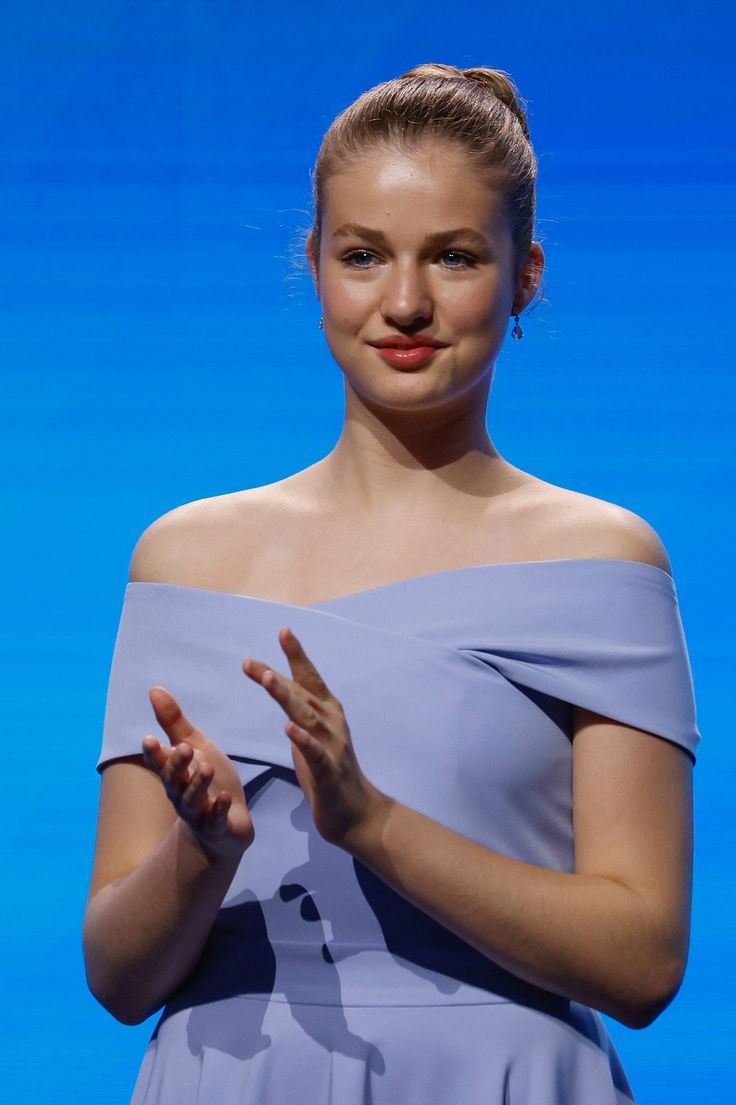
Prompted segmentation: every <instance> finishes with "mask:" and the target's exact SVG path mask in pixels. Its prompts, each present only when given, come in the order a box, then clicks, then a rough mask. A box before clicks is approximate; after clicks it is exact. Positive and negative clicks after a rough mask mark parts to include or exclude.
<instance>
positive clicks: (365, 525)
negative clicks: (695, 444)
mask: <svg viewBox="0 0 736 1105" xmlns="http://www.w3.org/2000/svg"><path fill="white" fill-rule="evenodd" d="M536 171H537V165H536V159H535V156H534V152H533V150H532V146H531V144H530V141H529V131H528V127H527V122H526V118H525V114H524V111H523V109H522V106H521V99H520V96H519V94H518V91H517V89H516V87H515V85H514V84H513V83H512V81H511V80H510V78H509V77H508V75H506V74H504V73H503V72H502V71H499V70H493V69H486V68H474V69H468V70H465V71H462V70H459V69H456V68H454V67H453V66H449V65H440V64H429V65H420V66H418V67H417V68H415V69H413V70H411V71H409V72H408V73H405V74H404V75H403V76H401V77H399V78H397V79H395V80H390V81H387V82H386V83H384V84H380V85H378V86H377V87H375V88H372V89H370V90H369V91H368V92H366V93H365V94H364V95H362V96H361V97H360V98H359V99H358V100H357V101H356V102H355V103H354V104H352V105H351V106H350V107H348V108H347V109H346V110H345V111H344V112H342V114H341V115H339V116H338V118H337V119H336V120H335V121H334V122H333V124H332V126H331V127H330V129H329V130H328V132H327V134H326V135H325V137H324V140H323V143H322V146H321V149H320V152H319V157H318V160H317V166H316V171H315V175H314V204H315V219H314V225H313V227H312V229H311V232H310V234H309V237H308V240H307V244H306V245H307V256H308V260H309V264H310V266H311V272H312V274H313V278H314V285H315V289H316V292H317V296H318V298H319V300H320V303H321V307H322V312H323V320H322V324H323V326H324V333H325V337H326V339H327V342H328V344H329V347H330V351H331V353H332V354H333V356H334V358H335V360H336V362H337V364H338V365H339V367H340V369H341V371H342V373H343V377H344V385H345V423H344V426H343V429H342V433H341V435H340V438H339V440H338V442H337V444H336V445H335V447H334V449H333V450H332V452H331V453H330V454H329V455H328V456H326V457H325V458H324V459H322V460H320V461H319V462H317V463H316V464H313V465H311V466H310V467H308V468H306V469H305V470H303V471H300V472H297V473H295V474H294V475H292V476H290V477H288V478H287V479H284V480H281V481H279V482H277V483H275V484H271V485H268V486H265V487H256V488H249V489H247V490H243V491H240V492H237V493H235V494H230V495H222V496H215V497H213V498H208V499H204V500H201V501H197V502H193V503H187V504H186V505H184V506H181V507H179V508H177V509H175V510H173V511H171V512H169V513H167V514H165V515H164V516H163V517H161V518H159V519H157V520H156V521H155V522H154V523H153V524H152V525H151V526H149V528H148V529H147V530H146V531H145V532H144V534H143V535H142V537H141V538H140V540H139V541H138V543H137V546H136V548H135V552H134V555H133V559H132V563H131V572H130V581H129V583H128V585H127V587H126V592H125V598H124V603H123V611H122V616H121V622H120V626H119V629H118V635H117V640H116V644H115V653H114V656H113V666H112V671H111V677H110V685H109V689H108V699H107V709H106V716H105V727H104V734H103V745H102V750H101V754H100V757H99V760H98V763H97V768H98V770H99V771H100V772H101V774H102V789H101V799H100V810H99V825H98V833H97V844H96V850H95V860H94V870H93V874H92V881H91V887H90V893H89V900H88V904H87V909H86V915H85V921H84V932H83V942H84V953H85V960H86V968H87V977H88V982H89V986H90V988H91V990H92V993H93V994H94V995H95V997H96V998H97V999H98V1000H99V1001H100V1002H101V1003H102V1004H103V1005H104V1007H105V1008H106V1009H108V1010H109V1011H110V1013H111V1014H112V1015H113V1016H114V1017H116V1018H117V1019H118V1020H119V1021H121V1022H122V1023H124V1024H130V1025H132V1024H138V1023H140V1022H141V1021H143V1020H144V1019H145V1018H147V1017H149V1016H151V1015H152V1014H153V1013H154V1012H156V1011H157V1010H159V1009H160V1008H161V1007H163V1011H162V1013H161V1016H160V1018H159V1020H158V1022H157V1024H156V1027H155V1029H154V1032H153V1035H152V1037H151V1039H150V1042H149V1045H148V1048H147V1050H146V1053H145V1056H144V1058H143V1062H142V1065H141V1069H140V1072H139V1076H138V1079H137V1082H136V1085H135V1090H134V1093H133V1098H132V1101H133V1103H134V1105H158V1103H160V1105H190V1103H191V1105H194V1103H197V1102H199V1103H206V1105H212V1103H213V1102H217V1105H235V1103H238V1105H292V1103H293V1105H297V1103H298V1105H328V1103H331V1105H367V1103H369V1102H370V1103H372V1105H398V1103H401V1105H460V1103H462V1105H502V1103H511V1105H558V1103H559V1105H591V1103H593V1102H595V1105H608V1103H611V1105H613V1103H621V1102H630V1101H632V1100H634V1097H633V1093H632V1090H631V1087H630V1084H629V1081H628V1079H627V1077H626V1074H625V1072H624V1070H623V1068H622V1065H621V1063H620V1061H619V1057H618V1055H617V1053H616V1050H615V1048H614V1046H613V1044H612V1042H611V1040H610V1037H609V1036H608V1034H607V1032H606V1029H605V1026H604V1023H603V1021H602V1019H601V1017H600V1015H599V1013H600V1011H602V1012H604V1013H606V1014H608V1015H609V1016H611V1017H614V1018H616V1019H617V1020H619V1021H620V1022H621V1023H623V1024H625V1025H628V1026H629V1027H632V1028H643V1027H645V1026H647V1025H649V1024H650V1023H651V1022H652V1021H653V1020H654V1019H655V1018H656V1017H657V1016H658V1015H659V1013H661V1012H662V1010H663V1009H665V1008H666V1007H667V1005H668V1004H669V1003H670V1002H671V1001H672V999H673V997H674V996H675V994H676V992H677V990H678V988H679V986H680V984H681V981H682V978H683V973H684V970H685V965H686V961H687V955H688V943H689V919H690V898H691V864H692V783H691V774H692V765H693V763H694V761H695V749H696V746H697V743H698V741H699V739H700V734H699V732H698V730H697V727H696V720H695V704H694V696H693V687H692V679H691V672H690V667H689V660H688V655H687V648H686V644H685V639H684V636H683V631H682V625H681V621H680V616H679V612H678V604H677V597H676V592H675V586H674V582H673V579H672V575H671V569H670V565H669V561H668V558H667V554H666V551H665V549H664V547H663V545H662V543H661V541H660V540H659V538H658V536H657V534H656V533H655V532H654V530H653V529H652V528H651V527H650V526H649V525H648V524H647V522H646V521H644V520H643V519H642V518H640V517H639V516H637V515H635V514H633V513H632V512H630V511H629V510H626V509H625V508H623V507H620V506H617V505H615V504H612V503H609V502H605V501H602V500H600V499H596V498H594V497H591V496H588V495H583V494H580V493H577V492H575V491H571V490H568V489H565V488H561V487H556V486H554V485H552V484H549V483H546V482H545V481H544V480H541V479H539V478H537V477H536V476H534V475H532V474H530V473H528V472H524V471H522V470H520V469H518V468H516V467H515V466H514V465H513V464H511V463H509V462H508V461H507V460H505V459H504V458H503V457H502V456H501V455H500V454H499V452H498V451H497V450H496V448H495V447H494V445H493V443H492V441H491V439H490V437H489V435H488V431H487V428H486V413H487V401H488V396H489V391H490V386H491V381H492V376H493V369H494V364H495V361H496V358H497V356H498V352H499V349H500V348H501V345H502V342H503V340H504V337H505V335H506V331H507V326H508V322H509V319H510V318H513V319H514V320H515V323H516V326H515V330H514V336H515V337H518V336H519V335H520V330H521V327H520V316H521V314H522V312H523V311H524V310H525V308H526V307H528V305H529V304H530V303H531V301H532V300H533V298H534V297H535V295H536V294H537V292H538V288H539V282H540V277H541V273H542V269H543V263H544V255H543V252H542V249H541V247H540V245H539V243H538V242H536V241H534V239H533V234H534V216H535V183H536ZM276 367H277V366H276ZM154 718H155V722H156V723H157V724H158V729H156V733H157V735H154V734H153V733H151V729H152V728H155V725H154ZM162 738H163V739H162Z"/></svg>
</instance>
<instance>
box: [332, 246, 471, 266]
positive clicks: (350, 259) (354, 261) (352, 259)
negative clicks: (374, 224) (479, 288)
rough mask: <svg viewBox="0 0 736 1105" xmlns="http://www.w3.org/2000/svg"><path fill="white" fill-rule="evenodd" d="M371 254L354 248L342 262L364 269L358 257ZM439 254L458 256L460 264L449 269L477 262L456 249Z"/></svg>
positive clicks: (442, 255) (467, 254) (365, 250)
mask: <svg viewBox="0 0 736 1105" xmlns="http://www.w3.org/2000/svg"><path fill="white" fill-rule="evenodd" d="M372 256H373V254H372V253H371V252H370V250H367V249H354V250H351V252H350V253H346V254H345V256H344V257H343V258H342V263H343V265H345V266H346V267H347V268H353V269H364V268H367V265H361V264H359V263H358V258H359V257H372ZM440 256H441V257H457V258H460V260H461V261H462V264H460V265H450V266H449V267H450V268H451V269H457V268H474V267H475V266H476V265H477V264H478V262H477V261H476V259H475V258H474V257H471V256H470V254H469V253H461V252H460V251H459V250H457V249H446V250H445V251H444V252H443V253H441V254H440Z"/></svg>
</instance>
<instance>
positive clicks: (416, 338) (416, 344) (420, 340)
mask: <svg viewBox="0 0 736 1105" xmlns="http://www.w3.org/2000/svg"><path fill="white" fill-rule="evenodd" d="M368 344H369V345H375V346H376V347H377V348H378V349H427V348H429V347H432V348H433V349H442V348H443V347H444V344H445V343H444V342H441V341H438V340H437V339H436V338H430V337H422V336H421V335H420V334H415V335H413V336H412V337H407V336H406V335H404V334H390V335H388V336H387V337H385V338H379V339H378V341H372V342H369V343H368Z"/></svg>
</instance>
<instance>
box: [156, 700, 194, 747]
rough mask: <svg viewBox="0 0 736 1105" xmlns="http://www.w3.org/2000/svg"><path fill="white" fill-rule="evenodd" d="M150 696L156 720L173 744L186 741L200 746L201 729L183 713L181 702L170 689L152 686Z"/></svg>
mask: <svg viewBox="0 0 736 1105" xmlns="http://www.w3.org/2000/svg"><path fill="white" fill-rule="evenodd" d="M148 697H149V699H150V700H151V705H152V706H153V712H154V713H155V715H156V720H157V721H158V723H159V725H160V726H161V728H162V729H163V730H164V732H165V733H166V736H167V737H168V738H169V740H170V741H171V743H172V745H176V744H181V743H182V741H186V742H187V744H191V745H192V747H193V748H197V747H199V745H200V744H201V736H202V734H201V733H200V732H199V729H197V728H196V727H195V726H194V725H192V723H191V721H190V720H189V718H188V717H187V716H186V715H185V714H184V713H182V710H181V707H180V706H179V703H178V702H177V701H176V699H175V698H174V696H173V694H171V692H170V691H167V690H166V688H165V687H151V688H150V690H149V692H148Z"/></svg>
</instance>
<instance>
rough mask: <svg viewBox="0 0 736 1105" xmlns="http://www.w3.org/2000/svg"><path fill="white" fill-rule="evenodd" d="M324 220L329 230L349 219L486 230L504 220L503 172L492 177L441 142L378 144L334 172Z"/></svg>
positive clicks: (401, 226) (399, 226)
mask: <svg viewBox="0 0 736 1105" xmlns="http://www.w3.org/2000/svg"><path fill="white" fill-rule="evenodd" d="M325 201H326V202H325V206H324V210H323V224H324V228H325V230H326V232H327V233H328V234H330V233H334V231H335V229H337V228H339V227H340V226H342V225H343V224H345V223H360V224H368V225H371V226H374V227H380V228H382V229H383V230H385V231H386V232H391V231H392V230H396V231H398V230H413V229H415V228H422V229H426V227H427V225H428V224H429V225H430V226H431V229H439V228H441V227H450V226H457V227H461V226H463V227H465V226H470V227H476V228H477V229H478V230H479V231H482V232H484V233H488V232H489V231H492V230H494V229H500V228H501V226H502V224H505V221H506V218H505V216H506V212H505V204H504V201H505V194H504V190H503V187H502V182H501V177H500V175H499V176H497V177H496V179H495V180H493V179H491V180H490V181H489V179H488V177H487V176H486V175H485V174H481V173H480V172H479V170H478V167H477V165H476V164H475V163H474V162H473V161H471V160H470V158H468V156H467V154H466V153H465V152H464V151H463V150H462V149H461V148H459V147H457V145H455V144H450V143H443V142H437V141H425V142H422V143H419V144H418V145H417V146H416V147H415V148H413V149H411V150H401V149H397V148H396V147H386V146H378V147H376V148H374V149H372V150H370V151H367V152H366V153H364V154H361V155H359V156H357V157H355V158H351V159H350V161H349V162H347V163H346V164H345V166H344V167H343V168H341V169H340V171H339V172H338V173H335V174H333V175H331V176H330V177H329V178H328V180H327V182H326V187H325Z"/></svg>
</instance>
